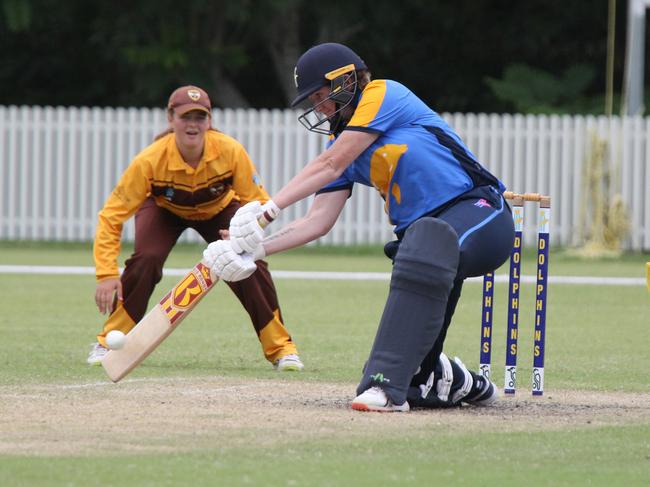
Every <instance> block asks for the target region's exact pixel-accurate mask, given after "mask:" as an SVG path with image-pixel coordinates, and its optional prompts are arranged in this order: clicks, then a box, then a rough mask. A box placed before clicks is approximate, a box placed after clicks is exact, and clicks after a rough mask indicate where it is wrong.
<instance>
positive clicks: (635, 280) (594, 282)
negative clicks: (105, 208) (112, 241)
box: [0, 265, 646, 286]
mask: <svg viewBox="0 0 650 487" xmlns="http://www.w3.org/2000/svg"><path fill="white" fill-rule="evenodd" d="M188 270H189V269H165V270H164V275H165V276H184V275H185V274H186V273H187V272H188ZM121 271H122V269H120V272H121ZM0 274H36V275H51V274H57V275H93V274H95V268H94V267H90V266H88V267H81V266H31V265H0ZM271 275H272V276H273V277H274V278H275V279H307V280H334V281H389V280H390V272H318V271H271ZM494 279H495V281H496V282H507V281H508V275H507V274H499V275H496V276H495V277H494ZM520 280H521V282H523V283H524V284H530V283H534V282H536V276H532V275H522V276H521V279H520ZM467 281H468V282H481V281H482V278H481V277H472V278H470V279H467ZM548 282H549V284H574V285H591V286H645V285H646V280H645V278H643V277H597V276H553V275H551V276H549V278H548Z"/></svg>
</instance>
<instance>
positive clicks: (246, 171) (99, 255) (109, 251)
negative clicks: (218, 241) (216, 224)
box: [94, 130, 269, 280]
mask: <svg viewBox="0 0 650 487" xmlns="http://www.w3.org/2000/svg"><path fill="white" fill-rule="evenodd" d="M148 197H153V198H154V200H155V202H156V204H157V205H158V206H160V207H162V208H165V209H167V210H169V211H170V212H172V213H174V214H175V215H178V216H179V217H181V218H185V219H188V220H207V219H210V218H212V217H213V216H214V215H216V214H217V213H219V212H220V211H221V210H223V209H224V208H225V207H226V206H227V205H228V204H229V203H230V202H231V201H232V200H233V199H238V200H240V201H241V202H242V204H246V203H248V202H249V201H254V200H257V201H261V202H266V201H268V199H269V195H268V193H267V192H266V191H265V190H264V188H263V187H262V185H261V183H260V179H259V177H258V176H257V173H256V170H255V166H254V165H253V163H252V162H251V160H250V158H249V156H248V154H247V153H246V150H245V149H244V147H243V146H242V145H241V144H240V143H239V142H237V141H236V140H235V139H233V138H232V137H229V136H228V135H225V134H223V133H221V132H218V131H216V130H208V131H207V132H206V134H205V147H204V150H203V157H202V159H201V161H200V162H199V164H198V165H197V167H196V168H192V167H191V166H190V165H189V164H187V163H186V162H185V161H184V160H183V158H182V156H181V154H180V152H179V150H178V147H177V146H176V139H175V136H174V134H173V133H171V134H169V135H166V136H165V137H162V138H161V139H159V140H157V141H155V142H154V143H153V144H151V145H150V146H148V147H147V148H145V149H144V150H143V151H142V152H140V153H139V154H138V155H137V156H136V157H135V158H134V159H133V161H132V162H131V164H130V165H129V167H128V168H127V169H126V170H125V171H124V174H122V177H121V179H120V181H119V182H118V184H117V186H116V187H115V189H113V192H112V193H111V194H110V196H109V197H108V200H107V201H106V203H105V205H104V208H103V209H102V210H101V211H100V212H99V221H98V226H97V231H96V234H95V246H94V256H95V266H96V274H97V280H103V279H106V278H109V277H118V276H119V272H118V267H117V256H118V255H119V253H120V240H121V236H122V227H123V224H124V222H125V221H126V220H128V219H129V218H130V217H131V216H133V214H134V213H135V212H136V211H137V209H138V208H139V207H140V205H141V204H142V203H143V202H144V201H145V199H147V198H148Z"/></svg>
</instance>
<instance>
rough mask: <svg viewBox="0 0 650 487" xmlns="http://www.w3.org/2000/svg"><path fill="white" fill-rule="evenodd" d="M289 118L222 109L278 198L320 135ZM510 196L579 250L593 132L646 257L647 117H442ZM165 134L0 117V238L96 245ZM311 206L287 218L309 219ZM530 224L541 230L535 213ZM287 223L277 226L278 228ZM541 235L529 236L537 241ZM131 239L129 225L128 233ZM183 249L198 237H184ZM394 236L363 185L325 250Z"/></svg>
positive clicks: (145, 126)
mask: <svg viewBox="0 0 650 487" xmlns="http://www.w3.org/2000/svg"><path fill="white" fill-rule="evenodd" d="M297 116H298V112H296V111H293V110H230V109H226V110H215V111H214V116H213V120H214V125H215V126H216V127H217V128H218V129H219V130H221V131H223V132H225V133H227V134H229V135H231V136H233V137H235V138H236V139H238V140H239V141H240V142H242V143H243V144H244V146H245V147H246V148H247V150H248V152H249V154H250V155H251V158H252V159H253V161H254V162H255V164H256V166H257V168H258V170H259V173H260V175H261V176H262V179H263V180H264V184H265V186H266V188H267V189H268V190H269V192H270V193H271V194H273V193H274V192H275V191H277V190H278V189H279V188H280V187H282V185H284V184H285V183H286V182H287V181H288V180H289V179H290V178H291V177H292V176H293V175H295V174H296V173H297V172H298V171H299V170H300V168H302V167H303V166H304V164H305V163H306V162H307V161H309V160H310V159H311V158H312V157H313V156H315V155H316V154H317V153H318V152H319V151H320V150H321V149H322V148H323V144H324V143H325V137H323V136H320V135H317V134H312V133H310V132H308V131H307V130H305V129H304V128H303V127H302V126H301V125H300V124H299V123H298V122H297ZM444 117H445V119H446V120H447V121H448V122H449V123H450V124H451V126H452V127H454V128H455V129H456V130H457V131H458V133H459V134H460V135H461V137H462V138H463V139H464V140H465V141H466V143H467V144H468V146H469V147H470V149H471V150H472V151H473V152H474V153H475V154H476V155H477V156H478V158H479V160H480V161H481V162H482V163H483V164H484V165H485V166H486V167H487V168H488V169H490V170H491V171H492V172H494V173H495V174H496V175H498V176H499V177H500V178H501V179H502V180H503V181H504V182H505V184H506V185H507V186H508V188H509V189H511V190H513V191H517V192H540V193H546V194H550V195H551V196H552V201H553V203H552V205H553V213H552V221H551V241H552V243H553V244H556V245H575V244H578V243H579V238H580V226H581V220H580V219H581V212H582V211H583V210H584V206H583V200H582V198H583V172H584V165H585V161H586V159H587V158H588V157H589V156H590V151H591V139H592V136H593V134H598V135H599V136H600V137H602V138H604V139H606V140H607V141H608V143H609V144H608V150H609V152H610V154H611V157H612V160H613V161H616V162H617V164H619V166H617V167H618V168H620V172H619V173H618V176H617V177H615V178H614V180H613V181H614V183H615V184H614V186H615V189H618V191H620V192H621V193H622V194H623V196H624V201H625V203H626V205H627V210H628V212H629V214H630V217H631V220H632V221H631V223H632V225H631V233H630V236H629V238H627V239H626V241H625V247H626V248H628V249H633V250H642V249H645V250H648V249H650V197H649V196H648V189H649V188H650V169H649V168H648V164H647V162H646V161H648V160H649V159H650V119H647V118H640V117H636V118H618V117H613V118H606V117H583V116H533V115H528V116H523V115H483V114H479V115H474V114H444ZM165 127H166V120H165V112H164V111H163V110H161V109H136V108H130V109H121V108H120V109H111V108H62V107H57V108H53V107H15V106H10V107H0V167H1V172H0V178H1V179H0V240H9V239H10V240H57V241H88V240H92V238H93V235H94V228H95V224H96V216H97V212H98V211H99V210H100V209H101V207H102V205H103V203H104V201H105V199H106V197H107V196H108V195H109V193H110V191H111V190H112V188H113V186H114V185H115V183H116V182H117V180H118V178H119V177H120V175H121V173H122V171H123V170H124V169H125V167H126V166H127V165H128V163H129V162H130V160H131V159H132V158H133V156H134V155H135V154H137V153H138V152H139V151H140V150H141V149H143V148H144V147H145V146H147V145H148V144H149V143H151V141H152V139H153V137H154V135H155V134H157V133H158V132H160V131H162V130H163V129H164V128H165ZM308 206H309V200H306V201H304V202H301V203H300V204H298V205H296V206H295V207H293V208H291V209H289V210H288V211H286V212H284V213H283V215H282V220H281V221H280V225H281V224H282V223H284V222H287V221H289V220H290V219H293V218H295V217H297V216H300V215H302V214H304V213H305V212H306V210H307V208H308ZM528 214H529V215H531V218H530V220H532V221H531V223H534V216H532V215H534V214H535V213H534V212H528ZM280 225H277V224H274V227H276V228H279V227H280ZM534 232H535V228H534V225H529V226H528V229H527V230H526V235H525V238H526V240H527V242H529V243H532V242H533V241H534ZM124 237H125V239H126V240H132V239H133V224H132V222H129V223H128V224H127V225H126V226H125V229H124ZM183 238H184V240H186V241H195V240H197V239H198V237H197V235H195V234H193V233H190V232H187V234H186V235H185V236H184V237H183ZM391 238H392V228H391V227H390V225H389V224H388V220H387V217H386V215H385V214H384V211H383V202H382V200H381V198H379V197H378V195H377V194H376V192H375V191H374V190H373V189H370V188H365V187H361V186H357V187H356V188H355V191H354V194H353V197H352V198H351V199H350V201H349V202H348V204H347V205H346V209H345V210H344V213H343V215H342V217H341V219H340V220H339V222H338V223H337V224H336V226H335V228H334V229H333V230H332V232H330V234H329V235H327V236H326V237H324V238H323V239H321V240H320V242H322V243H327V244H357V243H380V242H384V241H387V240H389V239H391Z"/></svg>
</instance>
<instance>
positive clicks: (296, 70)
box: [293, 66, 298, 88]
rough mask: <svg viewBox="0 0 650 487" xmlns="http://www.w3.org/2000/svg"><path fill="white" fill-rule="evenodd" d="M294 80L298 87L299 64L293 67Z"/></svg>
mask: <svg viewBox="0 0 650 487" xmlns="http://www.w3.org/2000/svg"><path fill="white" fill-rule="evenodd" d="M293 82H294V83H295V84H296V88H298V66H296V67H295V68H293Z"/></svg>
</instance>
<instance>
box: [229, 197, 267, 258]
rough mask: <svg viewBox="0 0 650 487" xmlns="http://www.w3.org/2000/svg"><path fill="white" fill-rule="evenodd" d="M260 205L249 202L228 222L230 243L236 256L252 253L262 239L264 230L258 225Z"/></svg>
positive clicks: (255, 202) (261, 212) (260, 212)
mask: <svg viewBox="0 0 650 487" xmlns="http://www.w3.org/2000/svg"><path fill="white" fill-rule="evenodd" d="M262 214H263V210H262V204H261V203H260V202H259V201H251V202H250V203H247V204H245V205H244V206H242V207H241V208H240V209H239V210H237V212H236V213H235V215H234V216H233V217H232V219H231V220H230V241H231V243H232V248H233V250H234V251H235V252H237V253H238V254H240V253H242V252H253V251H254V250H255V248H256V247H257V246H258V245H259V244H260V243H261V242H262V239H263V238H264V230H263V229H262V227H261V226H260V224H259V223H258V219H259V217H260V216H262Z"/></svg>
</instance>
